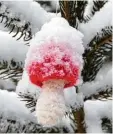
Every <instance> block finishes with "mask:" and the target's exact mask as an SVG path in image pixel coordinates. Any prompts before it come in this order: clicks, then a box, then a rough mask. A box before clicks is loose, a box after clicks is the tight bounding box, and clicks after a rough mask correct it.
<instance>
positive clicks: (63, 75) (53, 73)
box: [26, 41, 80, 88]
mask: <svg viewBox="0 0 113 134" xmlns="http://www.w3.org/2000/svg"><path fill="white" fill-rule="evenodd" d="M34 55H35V57H38V58H34V59H35V60H31V61H30V62H28V63H27V65H26V70H27V72H28V74H29V78H30V80H31V82H32V83H33V84H35V85H37V86H40V87H42V85H43V82H44V81H48V80H50V79H63V80H65V81H66V83H67V84H66V85H65V88H66V87H70V86H74V85H76V83H77V81H78V79H79V75H80V68H79V65H78V63H77V62H76V58H75V53H74V52H73V50H72V49H71V48H70V46H69V45H67V44H65V43H55V42H53V41H50V42H49V43H46V44H42V45H40V47H39V48H38V49H37V48H33V49H32V51H31V57H32V56H34ZM39 57H41V58H39Z"/></svg>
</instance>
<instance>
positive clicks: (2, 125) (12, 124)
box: [0, 116, 69, 133]
mask: <svg viewBox="0 0 113 134" xmlns="http://www.w3.org/2000/svg"><path fill="white" fill-rule="evenodd" d="M0 133H69V130H68V128H66V127H55V126H54V127H43V126H41V125H40V124H37V123H34V122H30V121H29V122H24V123H22V122H20V121H16V120H11V119H8V118H4V117H2V116H1V117H0Z"/></svg>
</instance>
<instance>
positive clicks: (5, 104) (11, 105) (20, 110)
mask: <svg viewBox="0 0 113 134" xmlns="http://www.w3.org/2000/svg"><path fill="white" fill-rule="evenodd" d="M24 105H25V104H24V102H22V101H20V100H19V96H18V95H17V94H16V93H14V92H8V91H5V90H3V91H2V90H0V116H3V117H4V118H8V119H12V120H18V121H21V122H22V121H26V122H27V121H29V120H31V121H36V120H35V118H34V117H33V115H32V114H31V113H30V112H29V111H28V109H27V108H26V107H25V106H24Z"/></svg>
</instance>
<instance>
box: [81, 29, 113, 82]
mask: <svg viewBox="0 0 113 134" xmlns="http://www.w3.org/2000/svg"><path fill="white" fill-rule="evenodd" d="M88 46H89V47H88V49H86V51H85V53H84V55H83V56H84V62H85V64H84V68H83V71H82V76H83V81H84V82H87V81H92V80H94V79H95V77H96V75H97V73H98V71H99V70H100V68H101V67H102V65H103V63H104V62H105V60H106V59H111V57H112V27H105V28H104V29H102V30H101V32H99V33H97V35H96V36H95V37H94V38H93V39H92V41H91V42H90V43H89V44H88Z"/></svg>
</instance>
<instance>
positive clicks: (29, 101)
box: [18, 92, 38, 112]
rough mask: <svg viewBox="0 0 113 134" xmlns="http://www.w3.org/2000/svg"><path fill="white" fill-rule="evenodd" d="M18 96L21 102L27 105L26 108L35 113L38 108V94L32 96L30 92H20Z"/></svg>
mask: <svg viewBox="0 0 113 134" xmlns="http://www.w3.org/2000/svg"><path fill="white" fill-rule="evenodd" d="M18 95H19V96H20V99H21V101H24V102H25V103H26V107H27V108H28V109H30V111H31V112H34V111H35V107H36V102H37V100H38V95H37V94H36V93H35V94H31V93H29V92H27V93H21V92H20V93H19V94H18Z"/></svg>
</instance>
